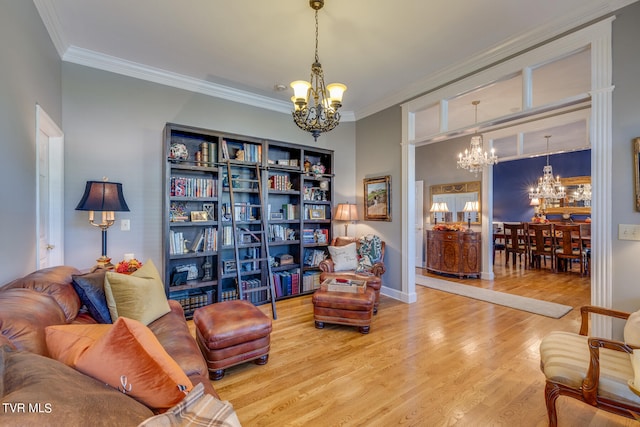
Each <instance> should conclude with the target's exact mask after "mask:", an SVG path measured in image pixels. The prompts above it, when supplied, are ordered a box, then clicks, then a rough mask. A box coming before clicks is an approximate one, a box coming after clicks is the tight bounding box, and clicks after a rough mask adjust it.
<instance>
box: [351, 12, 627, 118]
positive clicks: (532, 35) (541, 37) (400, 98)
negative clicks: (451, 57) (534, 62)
mask: <svg viewBox="0 0 640 427" xmlns="http://www.w3.org/2000/svg"><path fill="white" fill-rule="evenodd" d="M636 1H638V0H610V1H608V2H607V3H606V4H601V5H599V6H597V7H592V8H589V9H586V10H579V11H576V13H575V14H574V15H571V16H565V17H558V18H557V19H555V20H554V21H550V22H549V23H547V24H546V25H544V26H541V27H538V28H536V29H535V30H532V31H529V32H524V33H522V34H520V35H518V36H515V37H512V38H510V39H509V40H507V41H505V42H502V43H499V44H497V45H495V46H493V47H490V48H489V49H486V50H485V51H483V52H480V53H478V54H477V55H474V56H472V57H469V58H467V59H465V60H464V61H462V62H459V63H457V64H453V65H452V66H450V67H447V68H444V69H442V70H440V71H438V72H436V73H432V74H430V75H428V76H426V77H424V78H423V79H421V80H419V81H417V82H415V83H413V84H411V85H409V86H406V87H405V88H403V89H402V90H400V91H397V92H395V93H394V94H392V95H390V96H388V97H386V98H383V99H381V100H380V101H378V102H375V103H373V104H370V105H368V106H367V107H366V108H363V109H361V110H358V111H356V112H355V113H356V117H358V119H361V118H364V117H367V116H369V115H372V114H374V113H377V112H379V111H382V110H384V109H386V108H389V107H391V106H394V105H398V104H402V103H404V102H407V101H410V100H411V99H414V98H417V97H419V96H422V95H425V94H426V93H429V92H431V91H433V90H435V89H437V88H439V87H442V86H446V85H448V84H450V83H452V82H454V81H456V80H460V79H462V78H465V77H467V76H469V75H471V74H474V73H475V72H477V71H479V70H482V69H484V68H486V67H491V66H493V65H495V64H497V63H499V62H501V61H503V60H505V59H506V58H509V57H510V56H513V55H516V54H519V53H521V52H524V51H526V50H528V49H531V48H533V47H534V46H537V45H540V44H544V43H547V42H549V41H551V40H553V39H554V38H555V37H558V36H559V35H561V34H564V33H567V32H571V31H574V30H577V29H579V28H580V27H581V26H583V25H585V24H588V23H590V22H593V21H596V20H598V19H604V18H606V17H607V16H610V15H611V14H612V13H613V12H614V11H616V10H618V9H620V8H622V7H625V6H628V5H630V4H632V3H635V2H636Z"/></svg>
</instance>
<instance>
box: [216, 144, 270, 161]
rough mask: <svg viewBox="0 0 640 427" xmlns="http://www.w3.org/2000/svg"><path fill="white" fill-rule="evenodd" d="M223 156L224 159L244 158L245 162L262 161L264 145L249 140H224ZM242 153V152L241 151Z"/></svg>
mask: <svg viewBox="0 0 640 427" xmlns="http://www.w3.org/2000/svg"><path fill="white" fill-rule="evenodd" d="M221 145H222V147H221V148H222V158H223V159H224V160H228V159H231V160H242V161H245V162H256V163H259V162H261V161H262V145H260V144H251V143H248V142H237V141H229V140H226V139H223V140H222V144H221ZM240 152H241V153H242V154H241V153H240Z"/></svg>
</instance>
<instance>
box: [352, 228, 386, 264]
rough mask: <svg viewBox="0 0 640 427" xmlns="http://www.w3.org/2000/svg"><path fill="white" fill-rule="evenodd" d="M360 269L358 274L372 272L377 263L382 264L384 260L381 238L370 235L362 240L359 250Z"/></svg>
mask: <svg viewBox="0 0 640 427" xmlns="http://www.w3.org/2000/svg"><path fill="white" fill-rule="evenodd" d="M358 256H359V260H358V268H357V269H356V272H357V273H363V272H367V271H369V270H371V267H373V265H374V264H375V263H376V262H380V260H381V258H382V241H381V240H380V237H378V236H376V235H373V234H368V235H366V236H362V237H361V238H360V248H359V249H358Z"/></svg>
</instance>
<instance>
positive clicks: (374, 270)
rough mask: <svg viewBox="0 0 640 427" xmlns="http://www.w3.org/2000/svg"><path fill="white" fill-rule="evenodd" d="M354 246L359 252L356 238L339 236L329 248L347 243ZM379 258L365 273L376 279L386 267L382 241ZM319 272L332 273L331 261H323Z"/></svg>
mask: <svg viewBox="0 0 640 427" xmlns="http://www.w3.org/2000/svg"><path fill="white" fill-rule="evenodd" d="M354 242H355V244H356V248H357V249H358V251H359V250H360V239H358V238H356V237H347V236H339V237H336V238H334V239H333V240H332V241H331V246H344V245H348V244H349V243H354ZM380 243H381V246H382V248H381V256H380V261H379V262H376V263H375V264H374V265H373V266H372V267H371V269H370V270H369V271H367V273H370V274H373V275H374V276H376V277H381V276H382V275H383V274H384V273H385V271H387V269H386V267H385V266H384V247H385V244H384V241H381V242H380ZM319 267H320V270H321V271H323V272H325V273H333V272H334V271H335V270H334V266H333V261H332V260H331V258H327V259H325V260H323V261H322V262H321V263H320V265H319ZM341 273H345V274H348V273H355V270H353V271H344V272H341Z"/></svg>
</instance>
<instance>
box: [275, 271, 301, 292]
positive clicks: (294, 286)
mask: <svg viewBox="0 0 640 427" xmlns="http://www.w3.org/2000/svg"><path fill="white" fill-rule="evenodd" d="M273 287H274V288H275V291H276V298H281V297H286V296H289V295H298V294H299V293H300V269H298V268H296V269H294V270H290V271H280V272H277V273H273Z"/></svg>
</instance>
